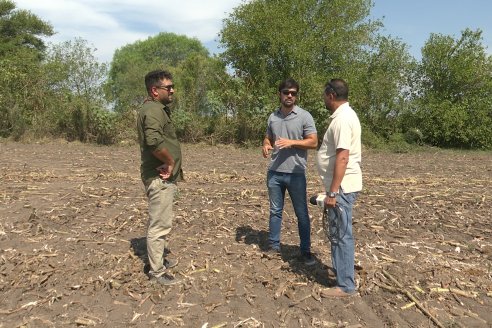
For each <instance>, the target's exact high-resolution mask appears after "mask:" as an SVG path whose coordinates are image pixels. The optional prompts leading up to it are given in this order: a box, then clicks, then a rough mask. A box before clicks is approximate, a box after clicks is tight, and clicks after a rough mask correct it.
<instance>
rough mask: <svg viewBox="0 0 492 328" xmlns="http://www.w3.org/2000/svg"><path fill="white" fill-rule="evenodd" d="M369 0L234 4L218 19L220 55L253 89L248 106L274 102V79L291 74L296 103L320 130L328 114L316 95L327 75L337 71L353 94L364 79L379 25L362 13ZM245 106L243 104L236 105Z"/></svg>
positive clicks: (271, 0)
mask: <svg viewBox="0 0 492 328" xmlns="http://www.w3.org/2000/svg"><path fill="white" fill-rule="evenodd" d="M372 6H373V1H372V0H354V1H342V0H305V1H298V0H284V1H280V0H255V1H250V2H247V3H244V4H242V5H240V6H239V7H237V8H236V9H235V10H234V11H233V12H232V14H231V15H230V16H229V17H228V18H227V19H225V20H224V26H223V28H222V30H221V32H220V42H221V45H222V47H223V48H224V52H223V53H222V55H221V56H222V59H223V60H224V62H225V63H226V64H227V65H228V66H229V67H231V69H232V70H233V71H234V74H235V76H236V77H238V78H241V79H245V80H247V81H251V83H249V82H248V83H245V85H246V86H251V87H252V90H247V91H246V93H250V94H254V95H256V98H257V99H258V100H259V99H263V100H264V101H265V102H263V103H258V100H257V101H255V102H253V103H251V104H250V106H251V110H252V112H255V110H256V108H261V109H262V112H260V115H262V116H263V117H266V116H267V115H268V113H269V112H270V111H271V110H272V109H273V108H275V106H276V105H277V104H278V99H277V98H276V97H274V95H275V94H276V92H277V90H276V88H277V85H278V83H279V82H280V81H281V80H282V79H284V78H287V77H293V78H294V79H296V80H297V81H298V82H299V83H300V86H301V90H300V91H301V92H300V97H299V104H300V105H301V106H303V107H304V108H306V109H308V110H309V111H310V112H311V113H312V115H313V117H314V119H315V120H316V122H317V125H318V127H319V129H320V131H324V129H325V127H324V122H325V120H326V118H327V116H328V113H327V110H326V109H325V108H324V104H323V101H322V97H321V91H322V87H323V85H324V83H326V81H327V80H328V79H329V78H333V77H342V78H344V79H345V80H347V81H348V83H349V84H350V86H351V90H352V91H353V92H352V95H351V99H352V100H353V101H355V100H356V99H357V97H358V94H359V91H361V89H360V88H359V85H361V84H362V83H363V82H364V81H365V80H364V79H363V75H364V74H365V72H366V71H367V59H368V56H367V55H368V52H369V51H370V50H371V49H372V48H373V47H374V44H375V38H376V36H377V34H376V32H377V31H378V29H379V28H380V26H381V23H380V22H379V21H377V20H375V21H371V20H369V19H368V17H369V13H370V10H371V8H372ZM242 111H243V112H244V111H247V109H242Z"/></svg>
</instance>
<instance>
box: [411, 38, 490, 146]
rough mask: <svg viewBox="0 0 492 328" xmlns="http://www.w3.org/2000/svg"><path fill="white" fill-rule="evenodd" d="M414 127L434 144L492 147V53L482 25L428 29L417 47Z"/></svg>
mask: <svg viewBox="0 0 492 328" xmlns="http://www.w3.org/2000/svg"><path fill="white" fill-rule="evenodd" d="M419 73H420V85H419V88H418V90H417V91H418V100H419V106H418V110H417V111H416V115H415V119H416V121H415V122H414V127H416V128H420V129H421V130H422V133H423V135H424V138H425V140H426V141H427V142H429V143H431V144H433V145H436V146H445V147H464V148H488V149H490V148H492V93H491V91H490V90H492V57H491V56H490V55H488V54H487V51H486V49H485V47H484V45H483V44H482V31H481V30H477V31H472V30H470V29H466V30H464V31H463V32H462V33H461V37H460V38H458V39H454V38H452V37H451V36H445V35H441V34H431V36H430V38H429V40H428V41H427V42H426V43H425V45H424V47H423V49H422V63H421V66H420V71H419Z"/></svg>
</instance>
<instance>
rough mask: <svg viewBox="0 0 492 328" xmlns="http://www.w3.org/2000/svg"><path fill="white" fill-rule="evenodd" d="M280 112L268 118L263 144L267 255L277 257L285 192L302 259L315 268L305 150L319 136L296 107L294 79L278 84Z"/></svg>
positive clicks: (312, 144)
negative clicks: (294, 218) (267, 160)
mask: <svg viewBox="0 0 492 328" xmlns="http://www.w3.org/2000/svg"><path fill="white" fill-rule="evenodd" d="M278 92H279V98H280V108H278V110H276V111H275V112H273V113H272V114H271V115H270V117H269V118H268V126H267V131H266V136H265V139H264V140H263V157H265V158H267V157H268V154H269V153H270V151H272V154H271V161H270V164H269V166H268V174H267V186H268V195H269V197H270V221H269V237H268V241H269V247H270V249H269V251H270V252H272V253H280V230H281V226H282V212H283V209H284V198H285V191H286V190H287V191H288V192H289V196H290V198H291V200H292V205H293V207H294V211H295V213H296V216H297V224H298V229H299V237H300V249H301V257H302V259H303V261H304V263H305V264H306V265H313V264H315V260H314V258H313V256H312V255H311V223H310V220H309V214H308V206H307V196H306V163H307V150H308V149H316V147H317V146H318V136H317V133H316V127H315V124H314V120H313V117H312V116H311V114H309V112H307V111H305V110H304V109H302V108H300V107H298V106H296V104H295V103H296V100H297V95H298V92H299V84H298V83H297V82H296V81H295V80H293V79H287V80H284V81H282V82H281V83H280V85H279V88H278Z"/></svg>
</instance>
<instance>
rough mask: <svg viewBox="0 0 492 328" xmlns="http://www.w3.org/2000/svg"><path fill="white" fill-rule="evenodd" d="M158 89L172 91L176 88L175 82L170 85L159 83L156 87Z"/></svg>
mask: <svg viewBox="0 0 492 328" xmlns="http://www.w3.org/2000/svg"><path fill="white" fill-rule="evenodd" d="M155 88H156V89H164V90H167V91H168V92H169V91H171V89H174V84H170V85H159V86H157V87H155Z"/></svg>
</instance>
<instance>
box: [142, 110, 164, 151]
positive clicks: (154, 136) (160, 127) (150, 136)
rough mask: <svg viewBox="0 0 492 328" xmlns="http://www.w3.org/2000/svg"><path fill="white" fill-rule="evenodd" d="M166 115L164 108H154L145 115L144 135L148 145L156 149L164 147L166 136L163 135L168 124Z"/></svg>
mask: <svg viewBox="0 0 492 328" xmlns="http://www.w3.org/2000/svg"><path fill="white" fill-rule="evenodd" d="M167 123H168V122H167V120H166V116H165V115H163V110H162V109H159V108H157V109H156V108H152V109H151V110H149V111H148V112H147V113H146V115H145V117H144V129H143V132H144V136H145V143H146V145H147V146H148V147H149V148H150V149H151V150H152V151H156V150H159V149H161V148H163V147H164V141H165V137H164V135H163V131H164V127H165V126H166V124H167Z"/></svg>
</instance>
